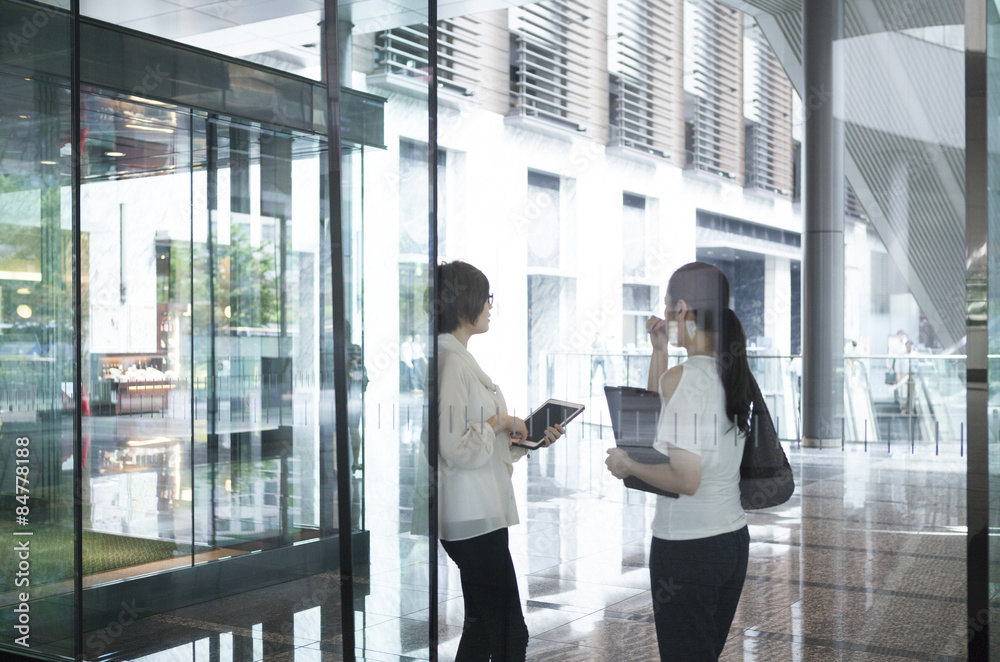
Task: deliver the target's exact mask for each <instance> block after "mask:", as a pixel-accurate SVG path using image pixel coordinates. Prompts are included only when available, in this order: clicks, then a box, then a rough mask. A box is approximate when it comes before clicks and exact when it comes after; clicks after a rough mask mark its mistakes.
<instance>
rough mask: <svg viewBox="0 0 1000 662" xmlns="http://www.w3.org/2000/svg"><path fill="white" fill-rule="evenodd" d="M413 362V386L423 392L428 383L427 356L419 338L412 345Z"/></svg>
mask: <svg viewBox="0 0 1000 662" xmlns="http://www.w3.org/2000/svg"><path fill="white" fill-rule="evenodd" d="M410 347H411V350H412V355H413V358H412V362H413V386H414V388H415V389H416V390H417V391H423V390H424V385H425V384H426V383H427V355H426V354H425V353H424V344H423V343H422V342H421V341H420V337H419V336H417V337H416V338H414V339H413V341H412V342H411V343H410Z"/></svg>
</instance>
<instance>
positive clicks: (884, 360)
mask: <svg viewBox="0 0 1000 662" xmlns="http://www.w3.org/2000/svg"><path fill="white" fill-rule="evenodd" d="M649 358H650V354H649V350H648V349H646V350H644V351H643V350H637V351H633V352H629V351H624V352H604V353H592V352H553V353H548V354H546V355H544V356H543V357H542V361H543V365H544V367H545V370H544V371H543V372H542V374H543V375H545V383H544V384H542V391H543V392H545V393H549V394H552V397H558V398H561V399H566V400H570V401H573V402H580V403H583V404H584V405H586V407H587V409H586V410H585V412H584V414H583V422H584V423H585V424H586V425H588V426H592V432H595V433H597V434H599V435H601V436H607V437H609V438H610V436H611V420H610V416H609V412H608V408H607V402H606V399H605V395H604V386H605V385H614V386H617V385H622V386H635V387H640V388H646V386H647V379H648V376H649ZM683 360H684V356H683V355H682V354H679V355H677V356H672V357H671V361H670V364H671V365H676V364H678V363H680V362H681V361H683ZM749 362H750V368H751V370H752V371H753V373H754V376H755V377H756V379H757V382H758V383H759V384H760V388H761V392H762V393H763V394H764V397H765V400H766V402H767V404H768V408H769V409H770V412H771V415H772V417H773V418H774V421H775V425H776V428H777V431H778V436H779V438H781V439H782V440H783V441H785V442H790V443H799V444H800V443H801V442H802V423H801V420H802V417H801V410H802V407H801V405H802V401H801V395H802V358H801V356H787V355H786V356H777V355H771V354H763V353H757V352H752V351H751V355H750V357H749ZM964 376H965V356H964V355H941V354H923V353H915V354H910V355H905V356H899V355H897V356H890V355H864V356H861V355H855V356H847V357H845V359H844V408H843V412H844V414H843V416H842V417H839V418H838V421H836V422H835V424H834V428H835V429H837V430H839V431H840V432H839V435H838V436H839V437H840V442H841V447H842V448H844V449H847V448H852V449H857V450H861V451H869V452H876V451H879V452H883V453H885V452H888V453H896V452H908V453H914V454H932V455H943V454H945V453H948V454H955V455H964V453H965V441H966V430H965V406H966V387H965V380H964ZM991 415H992V416H996V417H998V418H1000V401H998V402H995V403H991Z"/></svg>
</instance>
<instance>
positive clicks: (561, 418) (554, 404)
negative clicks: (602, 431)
mask: <svg viewBox="0 0 1000 662" xmlns="http://www.w3.org/2000/svg"><path fill="white" fill-rule="evenodd" d="M583 410H584V406H583V405H581V404H577V403H575V402H565V401H563V400H548V401H546V402H545V403H544V404H543V405H542V406H541V407H539V408H538V409H536V410H535V411H533V412H531V416H529V417H528V418H526V419H524V424H525V426H526V427H527V428H528V438H527V439H525V440H524V441H523V442H521V443H519V444H517V445H518V446H525V447H527V448H538V446H539V445H541V443H542V442H543V441H545V430H546V429H547V428H548V427H549V426H551V425H556V424H558V425H566V424H567V423H569V422H570V421H572V420H573V419H574V418H576V417H577V416H579V415H580V412H582V411H583Z"/></svg>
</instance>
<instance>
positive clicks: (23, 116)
mask: <svg viewBox="0 0 1000 662" xmlns="http://www.w3.org/2000/svg"><path fill="white" fill-rule="evenodd" d="M18 117H20V118H21V119H22V120H26V119H28V118H29V117H31V115H18Z"/></svg>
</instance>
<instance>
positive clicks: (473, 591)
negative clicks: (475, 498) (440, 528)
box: [441, 528, 528, 662]
mask: <svg viewBox="0 0 1000 662" xmlns="http://www.w3.org/2000/svg"><path fill="white" fill-rule="evenodd" d="M441 545H442V546H443V547H444V551H446V552H448V556H450V557H451V560H452V561H454V562H455V565H457V566H458V569H459V571H460V572H461V575H462V597H463V598H464V600H465V627H464V629H463V630H462V641H461V642H460V643H459V645H458V655H457V656H456V657H455V662H489V661H490V660H492V662H524V659H525V655H526V652H527V649H528V627H527V625H525V623H524V613H523V612H522V611H521V598H520V595H518V592H517V577H516V576H515V575H514V562H513V561H512V560H511V558H510V549H509V548H508V537H507V529H505V528H504V529H500V530H498V531H492V532H490V533H486V534H484V535H481V536H476V537H475V538H469V539H468V540H442V541H441Z"/></svg>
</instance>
